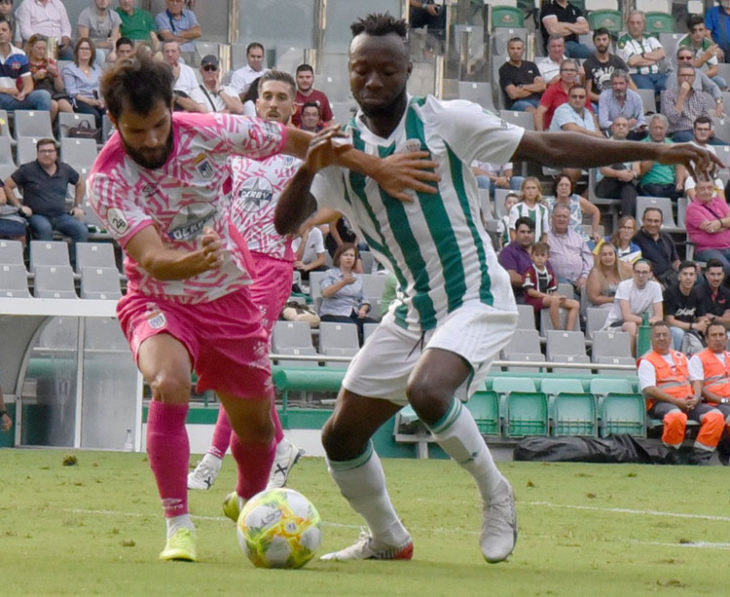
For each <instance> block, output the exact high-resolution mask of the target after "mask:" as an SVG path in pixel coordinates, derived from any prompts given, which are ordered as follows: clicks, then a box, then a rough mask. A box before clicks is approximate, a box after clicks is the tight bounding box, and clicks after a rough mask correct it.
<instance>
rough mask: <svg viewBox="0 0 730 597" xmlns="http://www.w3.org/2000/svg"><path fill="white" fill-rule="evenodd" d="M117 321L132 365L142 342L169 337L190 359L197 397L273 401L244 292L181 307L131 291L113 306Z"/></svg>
mask: <svg viewBox="0 0 730 597" xmlns="http://www.w3.org/2000/svg"><path fill="white" fill-rule="evenodd" d="M117 316H118V317H119V323H120V324H121V326H122V331H123V332H124V335H125V336H126V337H127V342H129V346H130V348H131V349H132V354H133V355H134V359H135V361H136V360H137V355H138V351H139V347H140V345H141V344H142V342H144V341H145V340H146V339H147V338H150V337H152V336H154V335H156V334H163V333H164V334H170V335H171V336H172V337H173V338H175V339H177V340H179V341H180V342H182V344H183V345H184V346H185V348H186V349H187V351H188V353H189V354H190V359H191V361H192V363H193V368H194V369H195V372H196V373H197V374H198V385H197V389H198V391H199V392H203V391H205V390H220V391H223V392H225V393H227V394H231V395H233V396H238V397H241V398H264V397H270V396H273V384H272V381H271V366H270V364H269V343H268V339H267V333H266V331H265V330H264V329H263V328H262V327H261V316H260V314H259V310H258V308H257V307H256V305H255V304H254V302H253V301H252V300H251V296H250V294H249V291H248V288H241V289H239V290H235V291H234V292H231V293H230V294H227V295H225V296H222V297H220V298H218V299H216V300H214V301H211V302H208V303H196V304H185V305H181V304H179V303H175V302H172V301H168V300H165V299H164V298H155V297H150V296H146V295H143V294H138V293H134V292H131V293H128V294H127V295H125V296H124V297H123V298H122V299H121V300H120V301H119V303H118V305H117Z"/></svg>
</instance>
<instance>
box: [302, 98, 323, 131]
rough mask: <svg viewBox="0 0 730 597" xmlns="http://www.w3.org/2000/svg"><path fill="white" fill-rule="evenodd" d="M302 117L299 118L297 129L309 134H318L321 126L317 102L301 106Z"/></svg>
mask: <svg viewBox="0 0 730 597" xmlns="http://www.w3.org/2000/svg"><path fill="white" fill-rule="evenodd" d="M301 111H302V115H301V116H300V118H299V128H300V129H302V130H303V131H308V132H310V133H318V132H319V131H321V130H322V128H324V127H323V126H322V115H321V114H320V112H319V104H318V103H317V102H306V103H305V104H304V105H303V106H302V110H301Z"/></svg>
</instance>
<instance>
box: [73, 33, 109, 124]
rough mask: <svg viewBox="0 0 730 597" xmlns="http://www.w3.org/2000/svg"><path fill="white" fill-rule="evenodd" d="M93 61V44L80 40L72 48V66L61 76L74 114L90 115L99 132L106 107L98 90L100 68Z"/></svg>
mask: <svg viewBox="0 0 730 597" xmlns="http://www.w3.org/2000/svg"><path fill="white" fill-rule="evenodd" d="M95 60H96V48H94V42H92V41H91V40H90V39H88V38H86V37H84V38H81V39H80V40H79V41H77V42H76V46H75V47H74V61H73V64H69V65H68V66H66V67H65V68H64V69H63V72H62V74H63V84H64V85H65V87H66V91H67V93H68V95H69V97H70V98H71V99H72V100H73V107H74V112H79V113H81V114H91V115H92V116H93V117H94V119H95V120H96V128H97V129H99V130H101V124H102V117H103V116H104V114H106V106H105V105H104V99H103V98H102V97H101V92H100V89H99V80H100V78H101V68H99V67H98V66H97V65H96V64H95Z"/></svg>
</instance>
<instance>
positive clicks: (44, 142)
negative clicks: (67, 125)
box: [35, 137, 58, 153]
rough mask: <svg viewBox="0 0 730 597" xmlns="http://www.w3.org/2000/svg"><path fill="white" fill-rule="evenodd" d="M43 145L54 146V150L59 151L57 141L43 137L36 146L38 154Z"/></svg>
mask: <svg viewBox="0 0 730 597" xmlns="http://www.w3.org/2000/svg"><path fill="white" fill-rule="evenodd" d="M41 145H53V148H54V149H58V143H56V140H55V139H52V138H51V137H43V139H38V141H36V144H35V151H36V153H38V149H39V148H40V146H41Z"/></svg>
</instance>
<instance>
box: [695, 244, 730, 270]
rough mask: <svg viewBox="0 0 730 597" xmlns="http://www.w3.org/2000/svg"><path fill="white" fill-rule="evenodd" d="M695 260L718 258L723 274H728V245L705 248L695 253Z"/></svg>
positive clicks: (729, 250) (729, 261) (729, 263)
mask: <svg viewBox="0 0 730 597" xmlns="http://www.w3.org/2000/svg"><path fill="white" fill-rule="evenodd" d="M695 259H696V260H697V261H709V260H710V259H718V260H719V261H720V262H721V263H722V269H724V270H725V275H726V276H727V275H730V247H728V248H727V249H705V250H704V251H697V252H696V253H695Z"/></svg>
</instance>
